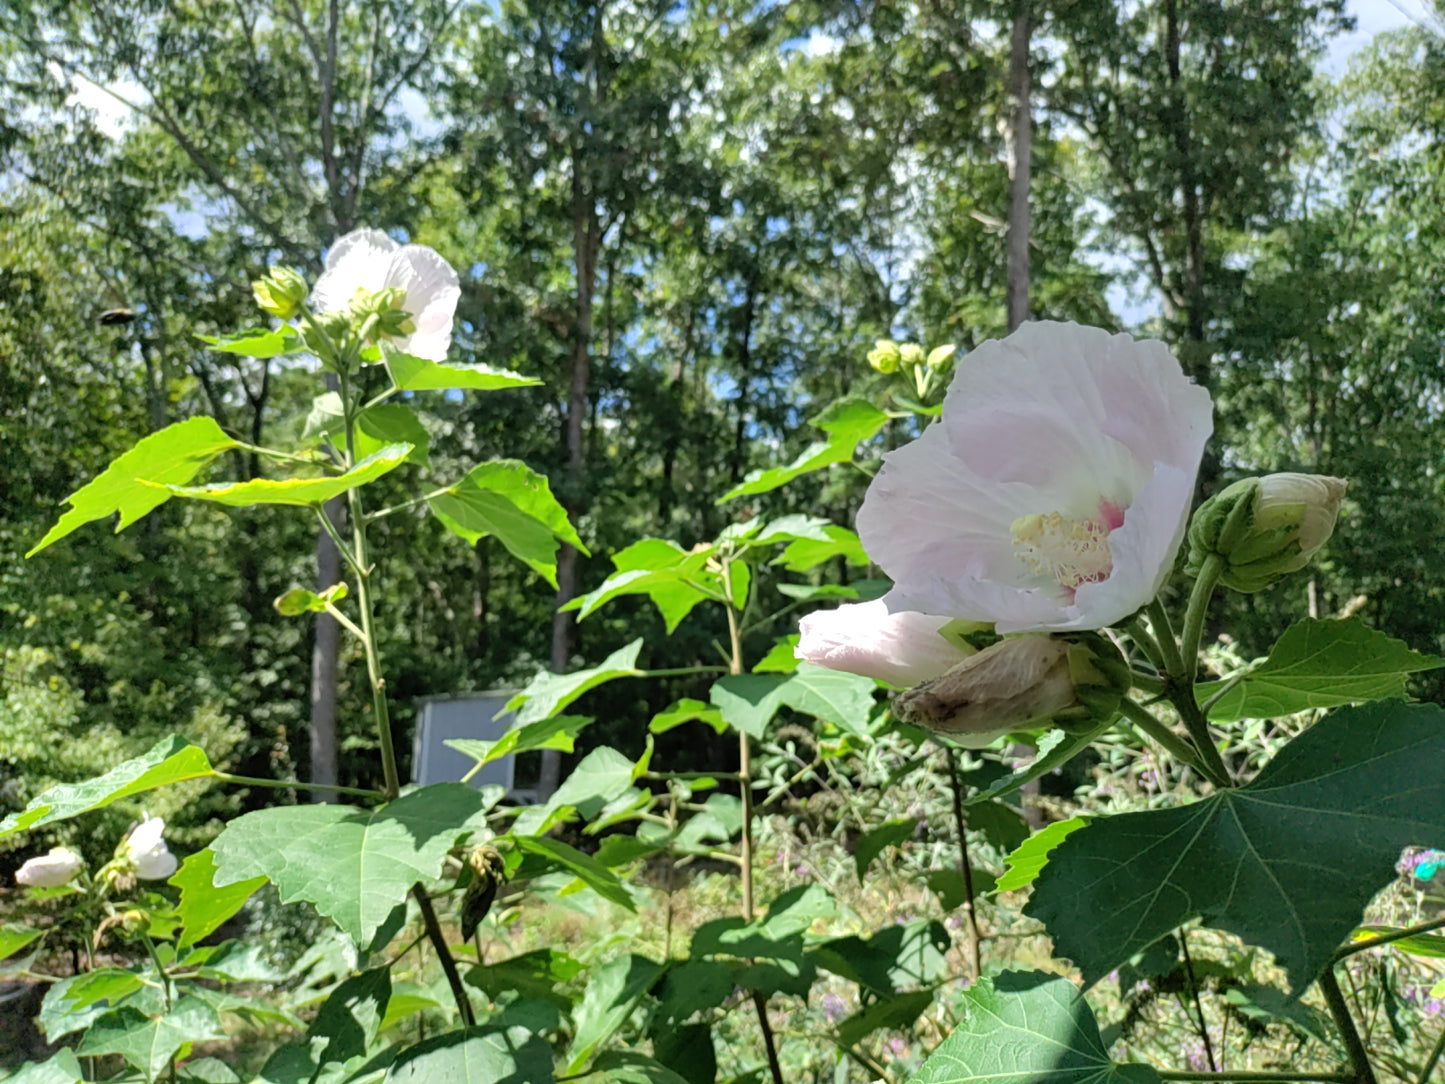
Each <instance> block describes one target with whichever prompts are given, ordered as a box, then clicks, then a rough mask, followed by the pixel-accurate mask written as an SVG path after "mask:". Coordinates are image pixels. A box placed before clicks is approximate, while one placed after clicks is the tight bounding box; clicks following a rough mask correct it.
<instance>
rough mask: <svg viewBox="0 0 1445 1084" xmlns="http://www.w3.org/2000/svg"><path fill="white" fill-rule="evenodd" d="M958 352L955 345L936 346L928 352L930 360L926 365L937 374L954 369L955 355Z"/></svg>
mask: <svg viewBox="0 0 1445 1084" xmlns="http://www.w3.org/2000/svg"><path fill="white" fill-rule="evenodd" d="M957 350H958V347H957V346H955V345H954V344H953V343H948V344H947V345H945V346H936V347H934V348H933V349H932V350H930V351H929V352H928V360H927V361H926V362H925V363H924V364H926V365H927V366H928V367H929V368H930V369H933V370H936V371H937V372H944V371H946V370H948V369H951V368H953V355H954V353H955V352H956V351H957Z"/></svg>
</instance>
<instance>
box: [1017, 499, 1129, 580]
mask: <svg viewBox="0 0 1445 1084" xmlns="http://www.w3.org/2000/svg"><path fill="white" fill-rule="evenodd" d="M1010 531H1011V533H1012V534H1013V540H1014V545H1015V546H1016V547H1017V548H1018V554H1017V556H1018V559H1019V560H1020V561H1022V562H1023V563H1024V564H1025V565H1027V566H1028V568H1029V571H1031V572H1033V573H1035V574H1037V575H1039V576H1047V577H1048V578H1049V579H1051V580H1053V581H1054V582H1055V583H1057V584H1058V585H1059V586H1060V587H1062V588H1064V589H1065V590H1067V591H1073V590H1075V589H1076V588H1077V587H1078V586H1079V585H1080V584H1082V583H1101V582H1103V581H1104V580H1107V579H1108V578H1109V573H1111V572H1112V571H1114V556H1113V554H1111V553H1110V552H1109V526H1108V524H1106V523H1104V522H1103V520H1101V519H1065V518H1064V517H1063V516H1062V515H1061V514H1060V513H1058V512H1050V513H1048V514H1047V515H1039V514H1037V513H1034V514H1032V515H1027V516H1020V517H1019V518H1018V519H1016V520H1014V521H1013V525H1012V527H1011V528H1010Z"/></svg>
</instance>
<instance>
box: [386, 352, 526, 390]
mask: <svg viewBox="0 0 1445 1084" xmlns="http://www.w3.org/2000/svg"><path fill="white" fill-rule="evenodd" d="M386 368H387V371H388V372H390V373H391V380H392V383H394V384H395V385H396V386H397V388H398V389H400V390H401V391H447V390H448V389H450V388H465V389H466V390H468V391H501V390H503V389H504V388H534V387H537V386H538V385H540V384H541V383H542V382H541V381H540V380H536V379H534V378H533V377H530V376H523V375H522V374H521V373H514V372H512V371H510V370H508V369H493V368H491V367H490V366H488V365H442V364H440V363H438V362H435V361H430V360H428V359H427V358H418V357H413V356H412V355H411V354H402V353H399V352H397V351H391V350H389V351H387V357H386Z"/></svg>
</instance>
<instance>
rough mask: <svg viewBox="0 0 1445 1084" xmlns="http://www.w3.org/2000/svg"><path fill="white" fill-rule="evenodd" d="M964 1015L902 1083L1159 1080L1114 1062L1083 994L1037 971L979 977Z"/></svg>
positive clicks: (1144, 1083)
mask: <svg viewBox="0 0 1445 1084" xmlns="http://www.w3.org/2000/svg"><path fill="white" fill-rule="evenodd" d="M960 1003H961V1006H962V1011H963V1019H962V1020H961V1021H960V1022H959V1024H958V1026H957V1027H956V1028H955V1029H954V1031H953V1033H952V1034H951V1035H949V1037H948V1038H947V1039H945V1040H943V1042H942V1043H940V1044H939V1045H938V1047H937V1049H935V1050H934V1051H933V1053H932V1054H931V1055H929V1057H928V1060H927V1061H925V1062H924V1063H923V1067H922V1068H921V1069H919V1070H918V1072H917V1073H915V1074H914V1075H913V1077H912V1078H911V1079H910V1080H909V1084H985V1082H996V1081H1000V1080H1008V1081H1011V1082H1014V1084H1158V1081H1159V1074H1158V1072H1157V1071H1156V1070H1155V1069H1154V1068H1153V1067H1152V1066H1149V1065H1143V1064H1138V1065H1118V1064H1115V1063H1114V1062H1113V1061H1111V1060H1109V1052H1108V1051H1107V1050H1106V1049H1105V1048H1104V1044H1103V1042H1102V1041H1100V1038H1099V1025H1098V1024H1097V1023H1096V1022H1095V1020H1094V1014H1093V1012H1092V1011H1091V1010H1090V1009H1089V1006H1088V1004H1087V1003H1086V1002H1085V1001H1084V996H1083V994H1081V993H1080V992H1079V989H1078V987H1076V986H1075V985H1074V984H1073V983H1072V982H1070V981H1069V980H1068V979H1065V978H1061V977H1059V976H1057V975H1046V974H1044V973H1043V972H1039V971H1005V972H1004V973H1003V974H1001V975H998V976H995V977H989V976H985V977H984V978H982V979H980V980H979V981H978V982H976V983H975V984H974V985H973V986H972V987H970V988H969V989H968V990H966V991H964V993H963V995H962V997H961V999H960Z"/></svg>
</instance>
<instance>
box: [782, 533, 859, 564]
mask: <svg viewBox="0 0 1445 1084" xmlns="http://www.w3.org/2000/svg"><path fill="white" fill-rule="evenodd" d="M823 534H824V535H825V536H826V537H825V539H824V540H823V541H819V540H817V539H815V538H799V539H797V540H796V541H793V542H789V543H788V545H787V547H786V548H785V549H784V550H783V552H782V555H781V556H779V557H778V558H777V559H776V560H775V561H773V564H775V565H782V566H783V567H784V568H786V569H787V570H788V571H789V572H799V573H802V572H808V571H810V570H812V569H814V568H817V567H818V566H819V565H821V564H822V563H823V562H824V561H831V560H833V559H834V558H835V557H841V558H843V560H844V561H845V562H846V563H847V564H850V565H857V566H862V565H866V564H867V563H868V554H867V552H865V551H864V549H863V543H862V542H860V541H858V535H857V534H856V533H855V532H853V531H850V530H849V529H848V528H847V527H839V526H838V525H837V524H829V525H828V526H827V527H824V528H823Z"/></svg>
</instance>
